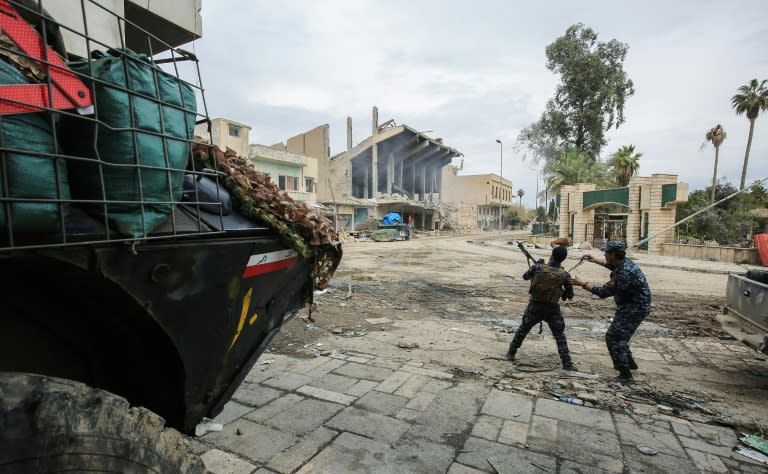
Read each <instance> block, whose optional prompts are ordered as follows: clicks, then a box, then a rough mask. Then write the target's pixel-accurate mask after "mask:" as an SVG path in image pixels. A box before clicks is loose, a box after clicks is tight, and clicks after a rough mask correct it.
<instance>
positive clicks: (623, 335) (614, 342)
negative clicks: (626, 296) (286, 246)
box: [605, 309, 648, 369]
mask: <svg viewBox="0 0 768 474" xmlns="http://www.w3.org/2000/svg"><path fill="white" fill-rule="evenodd" d="M647 316H648V313H647V312H642V311H627V310H621V309H618V310H616V315H615V317H614V318H613V322H612V323H611V326H610V327H609V328H608V330H607V331H606V332H605V345H606V346H608V353H609V354H610V355H611V360H613V365H614V366H617V367H619V369H621V368H622V367H624V368H627V369H629V359H630V358H632V351H630V350H629V340H630V338H632V335H633V334H635V331H637V328H638V326H640V323H642V322H643V320H644V319H645V318H646V317H647Z"/></svg>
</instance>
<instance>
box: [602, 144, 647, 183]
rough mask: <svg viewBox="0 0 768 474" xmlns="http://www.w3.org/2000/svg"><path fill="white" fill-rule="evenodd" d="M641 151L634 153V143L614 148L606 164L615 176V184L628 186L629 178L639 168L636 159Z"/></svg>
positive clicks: (640, 154)
mask: <svg viewBox="0 0 768 474" xmlns="http://www.w3.org/2000/svg"><path fill="white" fill-rule="evenodd" d="M641 156H643V154H642V153H635V145H629V146H623V147H621V148H619V149H618V150H616V152H615V153H614V154H613V155H611V159H610V160H608V166H609V167H610V168H611V169H612V170H613V173H614V174H615V176H616V184H617V185H619V186H620V187H625V186H629V179H630V178H631V177H632V176H635V175H636V174H637V170H638V169H640V163H639V162H638V160H639V159H640V157H641Z"/></svg>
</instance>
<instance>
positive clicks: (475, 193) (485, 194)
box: [442, 166, 515, 230]
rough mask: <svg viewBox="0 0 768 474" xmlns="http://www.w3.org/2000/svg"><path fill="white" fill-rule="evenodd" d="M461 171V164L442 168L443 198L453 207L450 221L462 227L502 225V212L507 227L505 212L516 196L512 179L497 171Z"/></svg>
mask: <svg viewBox="0 0 768 474" xmlns="http://www.w3.org/2000/svg"><path fill="white" fill-rule="evenodd" d="M459 171H460V168H459V167H457V166H446V167H445V168H443V170H442V173H443V176H442V183H443V196H442V198H443V202H444V203H445V204H446V206H447V207H448V208H449V209H451V211H450V212H449V216H448V219H449V221H451V222H456V224H457V225H458V226H459V227H460V228H462V229H467V228H468V229H483V230H490V229H498V228H499V213H501V216H502V228H504V216H505V215H506V213H507V211H508V210H509V207H510V206H511V205H512V204H513V200H514V198H515V194H514V192H513V191H512V181H510V180H508V179H506V178H500V177H499V175H497V174H494V173H489V174H478V175H466V176H459V174H458V172H459ZM454 209H455V211H453V210H454ZM473 216H474V218H473Z"/></svg>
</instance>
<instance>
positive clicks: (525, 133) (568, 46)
mask: <svg viewBox="0 0 768 474" xmlns="http://www.w3.org/2000/svg"><path fill="white" fill-rule="evenodd" d="M628 49H629V46H628V45H626V44H625V43H621V42H619V41H617V40H615V39H612V40H610V41H608V42H601V41H597V33H596V32H595V31H593V30H592V29H591V28H589V27H586V26H584V25H583V24H582V23H577V24H575V25H573V26H571V27H569V28H568V29H567V30H566V32H565V34H564V35H563V36H561V37H559V38H557V39H556V40H555V41H554V42H553V43H551V44H550V45H548V46H547V48H546V57H547V63H546V66H547V69H549V70H550V71H552V72H553V73H555V74H558V75H559V76H560V83H559V84H558V86H557V89H556V90H555V96H554V98H552V99H550V100H549V101H548V102H547V105H546V109H545V111H544V113H543V114H542V116H541V118H540V119H539V120H538V121H537V122H535V123H533V124H531V125H530V126H529V127H527V128H525V129H523V130H522V131H521V132H520V135H519V136H518V147H519V148H523V149H525V151H527V152H528V153H529V154H530V156H532V157H533V158H534V160H535V161H536V162H538V161H539V160H540V159H544V160H546V161H549V160H550V159H552V158H555V157H557V155H558V154H559V153H561V152H562V151H563V150H566V149H569V148H575V149H577V150H579V151H581V152H583V153H585V154H586V155H587V156H588V157H589V158H590V159H591V160H592V161H597V157H598V156H599V155H600V151H601V150H602V148H603V146H604V145H605V143H606V140H605V132H606V131H608V130H610V129H611V128H612V127H616V128H618V127H619V125H621V124H622V123H624V120H625V118H624V104H625V102H626V100H627V99H628V98H629V97H631V96H632V95H633V94H634V93H635V90H634V85H633V83H632V80H631V79H629V77H628V76H627V73H626V72H625V71H624V59H625V58H626V55H627V50H628Z"/></svg>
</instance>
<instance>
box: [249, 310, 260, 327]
mask: <svg viewBox="0 0 768 474" xmlns="http://www.w3.org/2000/svg"><path fill="white" fill-rule="evenodd" d="M258 317H259V314H258V313H253V316H251V320H250V321H248V325H249V326H253V323H255V322H256V318H258Z"/></svg>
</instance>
